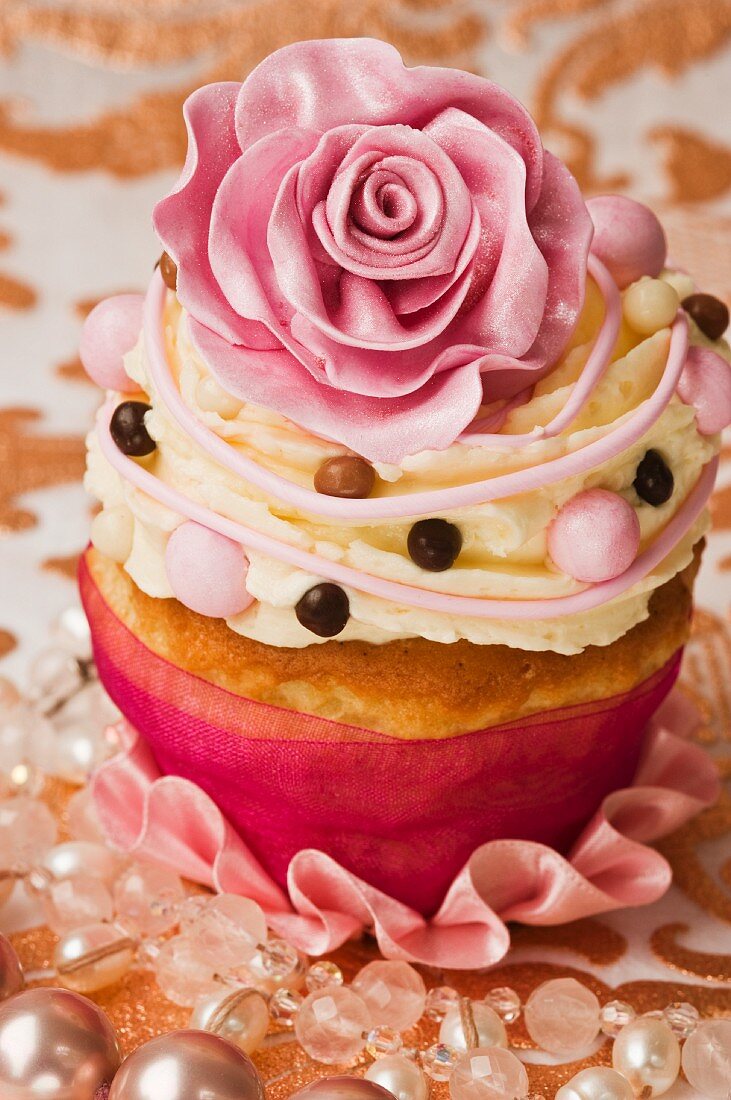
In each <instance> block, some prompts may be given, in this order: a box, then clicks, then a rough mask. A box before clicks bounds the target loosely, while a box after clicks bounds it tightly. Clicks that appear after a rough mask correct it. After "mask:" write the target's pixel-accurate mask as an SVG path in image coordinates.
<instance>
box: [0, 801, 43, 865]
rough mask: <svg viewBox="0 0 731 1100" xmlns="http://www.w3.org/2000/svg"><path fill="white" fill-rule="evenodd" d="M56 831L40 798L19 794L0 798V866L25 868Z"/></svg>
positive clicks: (41, 851) (37, 859) (34, 859)
mask: <svg viewBox="0 0 731 1100" xmlns="http://www.w3.org/2000/svg"><path fill="white" fill-rule="evenodd" d="M56 833H57V825H56V819H55V818H54V816H53V814H52V813H51V811H50V810H49V809H48V807H47V806H46V804H45V803H44V802H37V801H36V800H35V799H32V798H25V797H22V796H21V797H19V798H11V799H6V800H5V801H3V802H0V870H4V871H7V870H18V871H27V870H28V869H29V868H30V867H32V866H33V864H35V863H39V862H40V860H41V859H42V858H43V856H44V855H45V853H46V852H47V851H48V849H49V848H52V847H53V845H54V843H55V841H56Z"/></svg>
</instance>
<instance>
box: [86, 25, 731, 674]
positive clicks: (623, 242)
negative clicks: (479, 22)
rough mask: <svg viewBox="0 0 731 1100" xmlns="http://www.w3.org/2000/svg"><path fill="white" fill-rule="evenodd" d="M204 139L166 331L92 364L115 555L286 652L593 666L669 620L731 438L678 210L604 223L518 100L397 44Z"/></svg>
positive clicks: (720, 350) (343, 46)
mask: <svg viewBox="0 0 731 1100" xmlns="http://www.w3.org/2000/svg"><path fill="white" fill-rule="evenodd" d="M185 117H186V122H187V125H188V133H189V152H188V158H187V161H186V165H185V167H184V169H183V174H182V176H181V179H180V181H179V182H178V184H177V186H176V188H175V189H174V190H173V192H172V193H171V194H170V195H168V196H167V197H166V198H165V199H163V200H162V201H161V202H160V203H159V204H158V206H157V208H156V210H155V217H154V221H155V227H156V229H157V232H158V234H159V236H160V238H161V241H162V244H163V246H164V248H165V254H164V255H163V259H162V262H161V264H160V270H159V271H158V272H157V273H156V274H155V277H154V278H153V280H152V283H151V286H150V289H149V291H148V294H147V298H146V303H145V306H144V323H143V308H142V302H141V299H139V298H138V297H137V296H121V297H120V298H117V299H109V300H108V301H107V302H105V303H103V304H102V305H101V306H100V307H97V310H95V311H94V312H92V314H91V315H90V317H89V319H88V321H87V325H86V328H85V331H84V334H83V338H82V349H81V350H82V359H83V361H84V363H85V365H86V367H87V370H88V371H89V373H90V374H91V376H92V377H93V378H95V379H96V380H97V381H99V382H100V383H101V384H103V385H104V386H105V387H106V388H108V389H109V390H110V394H109V398H108V401H107V404H106V405H105V406H104V408H103V409H102V411H101V413H100V418H99V423H98V425H97V428H96V430H95V431H94V432H93V433H92V435H91V436H90V440H89V470H88V477H87V483H88V486H89V489H90V490H91V492H92V493H93V494H94V495H95V496H96V497H97V498H98V499H99V500H100V501H101V502H102V504H103V511H102V512H101V513H100V515H99V516H98V517H97V518H96V519H95V521H94V527H93V532H92V538H93V541H94V542H95V544H96V545H97V546H98V548H99V549H100V550H101V551H102V552H103V553H107V554H108V555H109V556H111V557H113V558H115V559H116V560H118V561H120V562H121V563H123V564H124V566H125V568H126V569H127V571H128V572H129V573H130V575H131V576H132V578H133V579H134V580H135V582H136V583H137V584H138V586H139V587H140V588H142V589H143V590H144V591H145V592H147V593H148V594H149V595H152V596H158V597H161V598H165V597H171V596H176V597H177V598H178V599H179V600H181V601H182V602H183V603H184V604H186V605H187V606H189V607H191V608H192V609H193V610H196V611H198V612H201V613H202V614H208V615H214V616H217V617H221V618H225V619H226V620H227V622H228V623H229V625H230V626H231V628H232V629H234V630H236V631H238V632H239V633H241V634H244V635H246V636H249V637H252V638H256V639H258V640H260V641H263V642H267V643H269V644H272V645H279V646H302V645H309V644H311V643H313V642H318V641H325V640H327V639H328V638H332V637H337V638H338V639H339V640H349V639H360V640H365V641H370V642H376V643H382V642H386V641H390V640H392V639H396V638H404V637H410V636H415V635H416V636H422V637H425V638H429V639H433V640H435V641H439V642H451V641H454V640H456V639H458V638H467V639H468V640H470V641H473V642H476V643H480V644H489V643H503V644H508V645H512V646H517V647H521V648H525V649H553V650H556V651H558V652H562V653H574V652H578V651H580V650H581V649H583V648H584V647H585V646H586V645H590V644H596V645H605V644H609V643H610V642H612V641H614V640H615V639H616V638H617V637H619V636H621V635H622V634H623V633H625V632H626V631H627V630H629V629H630V628H631V627H632V626H634V625H635V624H636V623H637V622H639V621H640V620H641V619H643V618H645V617H646V615H647V604H648V600H649V597H650V595H651V593H652V591H653V590H654V589H655V588H657V587H658V586H659V585H661V584H663V583H664V582H665V581H667V580H669V579H670V578H671V577H672V576H673V575H675V573H677V572H678V571H679V570H681V569H683V568H684V567H685V566H686V565H687V564H688V563H689V561H690V559H691V557H692V550H693V546H694V544H695V543H696V542H697V541H698V540H699V539H700V538H701V537H702V534H703V532H704V530H705V528H706V523H707V520H706V512H705V504H706V501H707V498H708V495H709V494H710V490H711V487H712V483H713V476H714V474H715V455H716V453H717V451H718V448H719V439H718V432H719V431H720V430H721V428H723V427H724V426H725V425H726V424H727V423H728V422H729V421H730V420H731V371H730V370H729V367H728V364H727V360H728V359H729V349H728V346H727V345H726V344H725V342H724V341H723V340H722V339H721V337H722V334H723V331H724V329H725V327H726V324H727V323H728V313H727V311H725V307H724V306H723V305H722V304H721V303H720V302H718V301H717V300H716V299H714V298H711V297H710V296H708V295H703V294H698V293H696V290H695V287H694V285H693V283H692V281H691V280H690V278H689V277H688V276H687V275H685V274H683V273H680V272H678V271H674V270H672V268H671V267H670V265H669V264H668V261H667V258H666V244H665V237H664V234H663V232H662V228H661V227H660V225H659V223H658V221H657V219H656V218H655V216H654V214H652V213H651V212H650V211H649V210H648V209H647V208H646V207H643V206H641V205H640V204H638V203H635V202H633V201H632V200H629V199H626V198H622V197H619V196H606V197H602V198H598V199H593V200H590V201H589V202H588V203H586V204H585V203H584V201H583V199H582V198H581V195H580V193H579V190H578V188H577V185H576V183H575V181H574V179H573V178H572V176H571V175H570V173H569V172H568V170H567V169H566V168H565V167H564V166H563V165H562V164H561V163H560V162H559V161H558V160H557V159H556V158H555V157H554V156H552V155H551V154H550V153H549V152H547V151H546V150H544V149H543V147H542V145H541V142H540V139H539V137H538V134H537V132H536V129H535V126H534V124H533V122H532V121H531V119H530V117H529V116H528V114H527V113H526V112H525V110H524V109H523V108H522V107H521V106H520V105H519V104H518V103H517V102H516V101H515V100H514V99H513V98H512V97H511V96H510V95H509V94H508V93H507V92H506V91H504V90H503V89H501V88H499V87H497V86H496V85H494V84H492V83H491V82H489V81H486V80H483V79H481V78H479V77H477V76H474V75H471V74H468V73H463V72H458V71H455V70H447V69H438V68H427V67H419V68H415V69H407V68H405V67H404V66H403V63H402V61H401V59H400V57H399V55H398V54H397V53H396V51H395V50H394V49H392V48H391V47H390V46H387V45H385V44H384V43H381V42H376V41H372V40H361V39H349V40H342V41H337V40H330V41H323V42H307V43H302V44H298V45H295V46H292V47H288V48H286V49H284V50H280V51H279V52H278V53H276V54H274V55H272V56H271V57H270V58H268V59H267V60H266V61H265V62H263V63H262V64H261V65H260V66H259V67H258V68H257V69H256V70H255V71H254V72H253V73H252V74H251V75H250V76H249V78H248V79H247V80H246V81H245V82H244V83H243V84H234V83H226V84H217V85H210V86H208V87H205V88H202V89H200V90H199V91H198V92H196V93H194V95H193V96H191V97H190V99H189V100H188V102H187V103H186V106H185ZM681 302H682V304H683V305H682V307H681ZM140 330H142V331H140Z"/></svg>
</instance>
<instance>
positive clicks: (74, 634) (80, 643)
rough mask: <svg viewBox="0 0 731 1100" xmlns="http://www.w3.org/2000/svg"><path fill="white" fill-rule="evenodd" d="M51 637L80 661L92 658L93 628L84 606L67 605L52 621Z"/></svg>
mask: <svg viewBox="0 0 731 1100" xmlns="http://www.w3.org/2000/svg"><path fill="white" fill-rule="evenodd" d="M50 634H51V638H52V639H53V641H54V642H55V643H56V645H57V646H59V648H61V649H65V650H66V652H67V653H70V654H71V656H72V657H76V659H77V660H79V661H90V660H91V630H90V629H89V621H88V619H87V617H86V615H85V614H84V610H83V608H82V607H79V605H78V604H76V605H72V606H71V607H67V608H66V609H65V610H64V611H62V612H61V614H60V615H58V616H57V617H56V618H55V619H54V620H53V622H52V623H51V630H50Z"/></svg>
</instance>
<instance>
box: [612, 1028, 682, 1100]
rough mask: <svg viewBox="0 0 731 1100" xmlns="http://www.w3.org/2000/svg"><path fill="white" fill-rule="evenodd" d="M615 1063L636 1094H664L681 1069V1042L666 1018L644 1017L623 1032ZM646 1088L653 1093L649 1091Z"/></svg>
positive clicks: (616, 1043)
mask: <svg viewBox="0 0 731 1100" xmlns="http://www.w3.org/2000/svg"><path fill="white" fill-rule="evenodd" d="M612 1063H613V1065H614V1068H615V1069H616V1070H618V1071H619V1072H620V1073H621V1074H623V1076H625V1077H626V1078H627V1080H628V1081H629V1083H630V1084H631V1085H632V1088H633V1089H634V1091H635V1095H640V1093H642V1095H643V1096H644V1095H648V1096H662V1094H663V1093H664V1092H667V1091H668V1089H669V1088H671V1087H672V1085H673V1084H674V1083H675V1081H676V1080H677V1077H678V1073H679V1072H680V1045H679V1043H678V1040H677V1039H676V1038H675V1036H674V1035H673V1033H672V1031H671V1030H670V1028H669V1027H668V1025H667V1024H666V1023H665V1021H664V1020H655V1019H652V1018H651V1017H647V1016H642V1017H640V1019H639V1020H635V1021H634V1022H633V1023H631V1024H627V1026H626V1027H625V1028H623V1029H622V1031H620V1033H619V1035H618V1036H617V1038H616V1039H615V1041H614V1049H613V1051H612ZM646 1089H650V1092H649V1093H645V1091H644V1090H646Z"/></svg>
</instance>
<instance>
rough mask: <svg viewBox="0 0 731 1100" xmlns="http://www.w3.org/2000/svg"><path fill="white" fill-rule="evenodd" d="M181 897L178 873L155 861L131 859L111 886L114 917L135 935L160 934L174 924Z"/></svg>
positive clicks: (183, 893) (180, 883)
mask: <svg viewBox="0 0 731 1100" xmlns="http://www.w3.org/2000/svg"><path fill="white" fill-rule="evenodd" d="M184 897H185V891H184V890H183V884H182V882H181V880H180V878H179V876H178V875H176V874H175V872H174V871H169V870H168V869H167V868H166V867H161V866H159V865H158V864H156V863H133V864H132V866H131V867H128V868H127V870H126V871H124V872H123V873H122V875H121V876H120V877H119V878H118V879H117V882H116V883H115V886H114V906H115V909H116V913H117V918H118V919H119V920H120V921H121V923H122V924H123V925H124V927H125V928H126V929H127V930H128V931H129V932H131V933H132V934H134V935H137V936H161V935H163V934H164V933H165V932H168V931H169V930H170V929H171V928H173V927H174V926H175V925H176V924H177V922H178V911H177V906H178V905H179V903H180V902H181V901H182V900H183V898H184Z"/></svg>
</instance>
